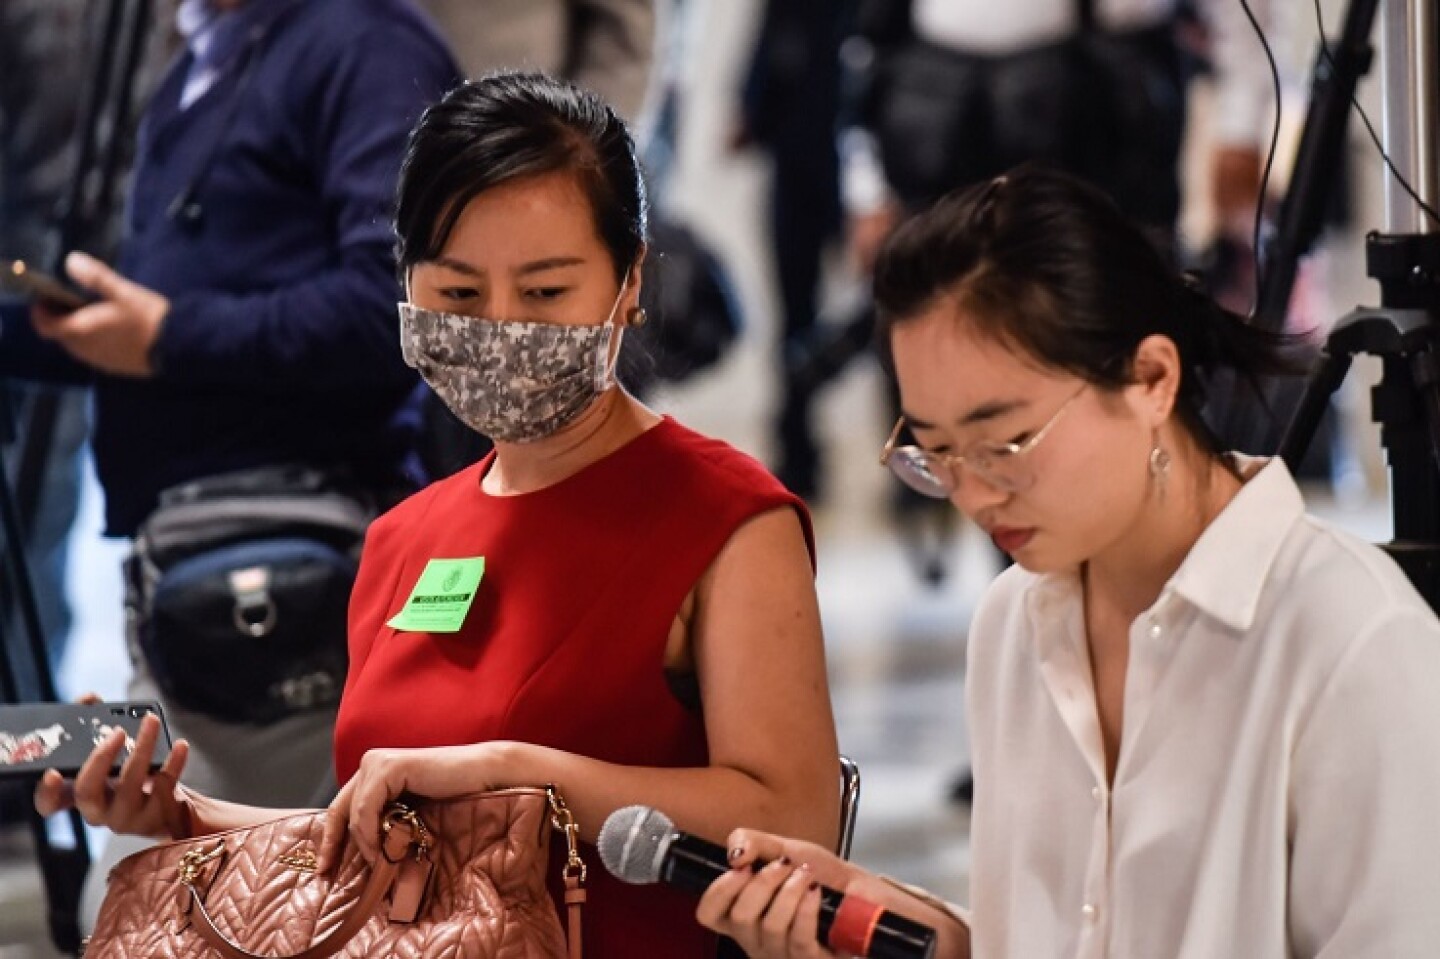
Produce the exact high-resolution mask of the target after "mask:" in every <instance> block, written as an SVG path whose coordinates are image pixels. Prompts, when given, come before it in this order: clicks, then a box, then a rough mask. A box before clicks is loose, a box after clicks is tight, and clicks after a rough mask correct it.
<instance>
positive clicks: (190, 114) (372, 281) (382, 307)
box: [0, 0, 459, 535]
mask: <svg viewBox="0 0 1440 959" xmlns="http://www.w3.org/2000/svg"><path fill="white" fill-rule="evenodd" d="M252 2H254V7H253V8H241V11H240V14H238V15H244V14H245V13H246V12H247V10H248V12H249V13H250V14H251V15H252V16H254V15H255V14H256V13H258V12H259V11H261V10H264V11H265V15H263V16H262V17H260V18H259V19H260V20H261V21H262V22H263V21H269V26H268V28H267V29H265V31H264V35H263V37H261V38H260V39H259V40H258V41H256V42H254V43H252V44H249V45H247V48H246V49H245V50H244V51H243V53H242V55H241V56H238V57H237V58H235V60H234V61H232V62H231V63H230V64H229V66H228V68H225V69H224V72H223V73H222V75H221V76H220V78H219V79H218V80H217V81H216V83H215V85H214V86H213V87H212V88H211V89H210V90H208V91H207V92H206V93H205V94H203V95H202V96H201V97H200V99H198V100H197V101H196V102H195V103H194V104H192V105H191V106H190V107H189V108H188V109H186V110H184V111H181V110H180V108H179V98H180V91H181V88H182V87H183V85H184V82H185V78H186V75H187V73H188V71H189V68H190V65H191V57H190V55H189V54H188V53H185V54H182V55H181V57H180V58H179V60H178V61H177V62H176V63H175V64H174V65H172V67H171V69H170V71H169V73H168V74H167V75H166V77H165V78H164V80H162V82H161V84H160V86H159V88H158V90H157V92H156V94H155V97H154V99H153V100H152V102H151V103H150V105H149V106H148V108H147V109H146V111H145V115H144V116H143V118H142V122H141V127H140V133H139V140H138V144H137V150H136V169H135V175H134V182H133V185H132V187H131V192H130V196H129V203H128V207H127V210H126V217H125V233H124V237H123V240H122V244H121V257H120V262H119V264H118V268H119V269H120V271H121V272H122V273H124V274H125V275H126V276H129V277H130V278H132V279H133V280H135V281H136V282H138V283H141V284H143V285H145V286H148V287H151V288H152V289H155V290H157V291H159V292H160V293H163V294H164V295H165V296H167V297H169V299H170V302H171V307H170V312H169V314H168V315H167V317H166V319H165V323H164V326H163V327H162V329H161V333H160V339H159V341H158V343H157V346H156V350H155V353H154V356H155V358H156V360H157V362H158V365H159V369H160V372H159V374H158V375H157V376H156V377H154V378H153V379H148V380H134V379H126V378H120V377H112V376H107V375H103V374H98V373H95V372H94V371H90V370H88V369H86V368H84V367H82V366H81V365H80V364H78V363H76V362H74V361H72V360H71V359H70V358H69V357H68V356H66V355H64V354H63V353H61V352H60V351H58V350H57V349H55V348H53V347H51V346H50V345H49V344H44V343H41V342H40V341H39V340H38V339H37V338H36V337H35V336H34V335H33V333H32V332H31V331H30V330H29V329H28V323H27V322H25V316H24V314H23V313H20V314H19V315H18V316H17V315H15V314H16V311H8V312H7V317H6V324H5V332H4V336H3V339H0V372H6V373H11V374H16V375H27V376H32V377H38V378H46V379H65V380H71V381H74V380H77V379H84V378H89V379H90V380H91V381H92V382H93V383H94V385H95V429H94V449H95V460H96V467H97V471H98V473H99V476H100V482H101V485H102V486H103V487H104V490H105V494H106V526H107V532H108V533H110V534H112V535H129V534H132V533H133V532H134V531H135V529H136V527H137V526H138V525H139V524H140V522H141V521H143V519H144V518H145V516H146V515H147V514H148V513H149V512H150V511H151V510H152V509H153V508H154V506H155V502H156V496H157V494H158V493H159V491H160V490H162V489H164V488H165V487H167V486H170V485H173V484H175V483H179V482H184V481H186V480H190V479H194V478H197V477H200V476H205V475H208V474H211V473H217V472H223V471H226V470H231V469H240V468H244V467H248V466H257V465H263V464H267V463H277V462H294V461H304V462H309V463H312V464H316V465H321V466H328V465H337V464H343V465H345V466H348V467H349V468H350V469H351V470H353V471H354V472H355V473H356V474H357V475H358V477H359V478H360V479H361V480H362V481H366V482H369V483H372V484H375V485H379V486H393V485H394V484H395V483H396V482H398V481H399V480H400V476H401V464H402V460H403V459H404V458H405V456H406V454H407V452H408V448H409V445H410V444H409V440H410V436H409V435H408V434H409V431H408V430H407V429H406V428H405V426H404V421H405V419H406V418H405V416H404V415H403V410H404V409H405V400H406V397H407V396H408V395H409V394H410V392H411V390H412V387H413V386H414V384H415V380H414V376H413V373H412V372H411V371H410V370H409V369H408V368H407V367H406V366H405V365H404V364H403V362H402V361H401V359H400V350H399V345H398V337H397V333H396V329H397V319H396V312H395V302H396V300H397V299H398V298H399V289H398V286H397V283H396V279H395V267H394V259H393V254H392V252H391V250H392V236H391V232H390V214H391V210H392V206H393V197H394V193H395V182H396V176H397V174H398V171H399V167H400V160H401V157H402V155H403V152H404V145H405V140H406V137H407V135H408V133H409V131H410V129H411V127H412V126H413V125H414V123H415V121H416V120H417V119H418V118H419V115H420V112H421V111H422V110H423V109H424V107H425V106H426V105H427V104H429V103H431V102H433V101H434V100H436V99H437V98H438V97H439V96H440V94H441V93H443V92H444V91H445V90H446V89H448V88H449V86H451V85H452V84H453V83H455V82H457V81H458V79H459V74H458V70H457V68H456V67H455V65H454V63H453V61H452V59H451V57H450V54H449V52H448V51H447V49H446V48H445V45H444V43H443V41H442V40H441V39H440V38H439V36H438V35H437V34H436V33H435V32H434V30H433V28H432V27H431V26H430V24H429V22H428V21H427V20H425V19H424V18H423V16H422V15H421V14H419V13H418V12H417V11H416V10H415V8H414V7H412V6H411V4H410V2H409V0H293V2H289V3H286V2H280V3H276V2H274V0H252ZM247 60H248V61H249V64H250V65H249V66H248V67H247V66H246V65H245V64H246V61H247ZM187 186H188V187H190V198H191V199H192V200H193V201H194V203H193V206H192V210H194V211H198V215H196V216H192V217H185V216H181V215H174V214H172V213H171V212H170V211H171V209H172V207H173V206H174V205H175V204H176V198H177V197H179V196H181V195H182V194H184V193H186V191H187ZM17 321H18V322H17Z"/></svg>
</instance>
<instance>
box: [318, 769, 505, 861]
mask: <svg viewBox="0 0 1440 959" xmlns="http://www.w3.org/2000/svg"><path fill="white" fill-rule="evenodd" d="M507 745H508V744H506V743H499V742H489V743H469V744H467V745H464V746H433V747H429V748H424V749H372V750H370V751H369V752H367V753H366V754H365V756H364V758H363V759H361V760H360V768H359V769H358V770H356V772H355V775H354V776H353V777H351V779H350V781H349V782H347V783H346V784H345V786H344V788H342V789H341V790H340V792H339V794H338V795H336V797H335V800H334V802H332V803H331V804H330V811H329V813H328V814H327V815H326V817H325V839H324V840H323V842H322V843H321V848H320V860H319V868H320V870H321V871H322V872H323V871H325V870H326V869H328V868H329V867H330V866H331V865H332V864H333V863H335V862H338V861H339V857H340V851H341V849H342V848H343V846H344V842H345V835H346V833H347V832H348V833H349V834H350V837H351V838H352V839H353V840H354V842H355V844H356V846H357V847H359V849H360V853H361V855H363V856H364V857H365V861H366V862H374V861H375V857H376V856H377V855H379V854H380V820H381V817H382V816H383V815H384V813H385V807H386V806H387V805H388V804H389V803H390V802H391V801H392V800H395V799H398V798H400V796H402V795H405V794H410V795H414V796H424V797H426V798H427V799H448V798H450V797H452V796H464V795H467V794H469V793H476V792H484V791H485V790H487V789H494V788H498V787H500V786H502V785H506V784H505V783H503V782H501V781H500V779H499V774H498V770H500V769H503V768H505V762H506V761H505V759H504V758H503V753H504V750H505V747H506V746H507Z"/></svg>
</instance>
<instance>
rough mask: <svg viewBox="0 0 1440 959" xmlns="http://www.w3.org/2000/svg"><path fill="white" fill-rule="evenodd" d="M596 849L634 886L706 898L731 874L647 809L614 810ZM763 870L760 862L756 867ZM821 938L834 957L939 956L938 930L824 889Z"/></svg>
mask: <svg viewBox="0 0 1440 959" xmlns="http://www.w3.org/2000/svg"><path fill="white" fill-rule="evenodd" d="M595 845H596V847H597V848H598V849H599V851H600V861H601V862H603V863H605V868H606V869H608V870H609V871H610V873H611V874H612V875H614V876H615V877H616V878H617V879H620V880H622V881H624V882H628V883H634V884H636V885H648V884H650V883H653V882H665V883H667V884H668V885H671V886H675V887H676V888H678V889H684V890H685V891H687V892H693V893H703V892H704V891H705V890H706V889H709V888H710V884H711V883H712V882H714V881H715V880H716V879H718V878H720V877H721V876H723V875H724V874H725V873H727V872H729V871H730V866H729V864H728V861H727V859H726V857H725V850H724V849H722V848H721V847H719V846H717V845H715V844H714V843H713V842H707V841H706V840H704V839H701V838H699V837H698V836H691V835H687V834H686V833H683V832H678V831H677V830H676V829H675V824H674V823H673V822H671V821H670V817H668V816H666V815H665V814H664V813H662V812H660V811H658V810H655V809H651V808H650V807H649V806H626V807H625V808H623V809H617V810H615V811H614V812H613V813H611V814H610V816H609V818H607V819H606V820H605V824H604V825H603V826H602V827H601V828H600V835H599V837H598V838H597V840H596V843H595ZM764 865H765V864H764V863H763V862H757V863H755V865H754V866H753V867H752V868H754V869H759V868H760V867H762V866H764ZM817 937H818V938H819V940H820V942H821V943H822V944H824V945H826V946H828V947H829V948H831V949H833V950H835V951H836V952H847V953H849V954H851V955H853V956H860V957H864V959H931V957H932V956H933V955H934V954H935V930H933V929H931V928H930V927H928V926H924V925H921V924H920V923H918V922H915V921H914V920H911V919H906V918H905V917H903V916H897V915H895V913H893V912H890V911H889V910H886V909H882V908H880V907H879V906H877V905H876V904H875V903H873V902H866V901H865V900H864V899H861V898H860V897H859V896H847V895H845V894H844V893H842V892H837V891H835V890H834V889H829V888H826V887H823V886H822V887H821V889H820V927H819V929H818V930H817Z"/></svg>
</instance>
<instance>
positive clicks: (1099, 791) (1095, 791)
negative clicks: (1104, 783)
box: [1090, 786, 1105, 802]
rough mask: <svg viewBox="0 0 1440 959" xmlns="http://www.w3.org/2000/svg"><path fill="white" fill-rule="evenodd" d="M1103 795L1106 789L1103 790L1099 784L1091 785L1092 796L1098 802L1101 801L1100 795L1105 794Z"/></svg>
mask: <svg viewBox="0 0 1440 959" xmlns="http://www.w3.org/2000/svg"><path fill="white" fill-rule="evenodd" d="M1103 795H1105V793H1104V791H1103V790H1102V789H1101V788H1100V787H1099V786H1091V787H1090V796H1091V798H1093V799H1094V800H1095V801H1096V802H1099V801H1100V797H1101V796H1103Z"/></svg>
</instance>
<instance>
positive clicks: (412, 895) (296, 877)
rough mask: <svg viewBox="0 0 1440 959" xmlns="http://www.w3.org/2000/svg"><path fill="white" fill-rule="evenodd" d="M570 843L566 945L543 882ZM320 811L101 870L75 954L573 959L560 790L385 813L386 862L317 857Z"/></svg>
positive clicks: (575, 911)
mask: <svg viewBox="0 0 1440 959" xmlns="http://www.w3.org/2000/svg"><path fill="white" fill-rule="evenodd" d="M552 825H553V826H554V827H555V828H557V829H560V830H562V831H563V832H564V833H565V837H566V839H567V841H568V842H569V844H570V856H569V859H568V861H567V864H566V867H565V880H566V888H567V893H566V901H567V902H569V903H570V909H569V912H570V923H569V925H570V929H569V933H570V935H569V939H570V948H569V951H568V952H567V950H566V945H565V936H564V934H563V933H562V931H561V928H560V920H559V917H558V916H556V914H555V907H554V905H553V903H552V902H551V899H550V895H549V893H548V892H547V891H546V887H545V870H546V866H547V864H548V862H549V859H548V849H549V840H550V829H551V826H552ZM324 831H325V820H324V813H323V811H316V812H310V813H303V814H300V815H293V816H287V817H286V818H283V819H277V820H274V821H273V822H268V823H264V824H262V825H259V826H251V827H247V828H244V829H232V830H229V831H227V832H220V833H214V834H212V835H208V836H200V837H196V838H193V839H185V840H181V841H177V842H168V843H162V844H160V845H158V846H155V847H153V848H151V849H147V850H144V851H143V852H139V853H136V854H135V855H133V856H129V857H127V858H125V859H123V860H121V862H120V863H119V864H118V865H116V867H115V868H114V869H113V870H112V871H111V873H110V879H109V885H108V887H107V890H106V894H105V901H104V903H103V904H102V905H101V907H100V916H99V918H98V920H97V921H96V925H95V932H94V934H93V935H92V936H91V937H90V939H89V941H88V942H87V943H86V946H85V949H84V953H83V955H84V959H215V957H217V956H218V957H222V959H263V957H294V959H323V957H326V956H345V957H355V959H358V957H362V956H365V957H370V956H385V957H391V956H393V957H397V959H567V957H569V959H579V957H580V928H579V909H580V903H581V902H582V901H583V900H584V895H585V894H584V888H583V883H584V868H585V867H584V864H583V863H582V862H581V861H580V858H579V855H578V852H577V851H576V841H577V839H576V836H577V834H576V828H575V821H574V819H573V818H572V817H571V815H570V811H569V810H568V809H567V808H566V807H565V804H564V801H563V800H562V799H561V798H560V794H559V792H558V791H556V790H555V789H554V787H546V788H520V789H501V790H495V791H493V792H485V793H477V794H474V795H470V796H464V797H460V798H456V799H446V800H423V799H422V800H418V801H416V802H415V803H413V804H411V805H409V806H406V805H401V804H398V803H396V804H392V805H391V806H390V807H389V809H387V811H386V815H385V819H384V822H383V823H382V828H381V832H382V846H383V850H384V855H382V856H380V857H379V858H377V860H376V862H375V863H374V865H373V866H372V865H369V864H367V863H366V862H365V860H364V859H363V858H362V857H361V856H360V853H359V850H358V849H357V848H355V846H354V845H353V844H351V845H350V846H348V847H347V848H346V850H345V852H344V854H343V857H342V859H341V861H340V864H339V866H338V867H337V868H336V869H334V870H332V874H331V875H320V874H318V873H317V872H316V869H315V859H316V855H317V853H318V851H319V848H320V840H321V837H322V835H323V834H324Z"/></svg>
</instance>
